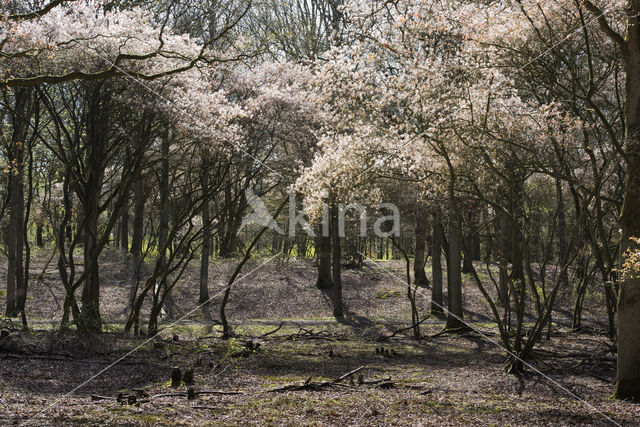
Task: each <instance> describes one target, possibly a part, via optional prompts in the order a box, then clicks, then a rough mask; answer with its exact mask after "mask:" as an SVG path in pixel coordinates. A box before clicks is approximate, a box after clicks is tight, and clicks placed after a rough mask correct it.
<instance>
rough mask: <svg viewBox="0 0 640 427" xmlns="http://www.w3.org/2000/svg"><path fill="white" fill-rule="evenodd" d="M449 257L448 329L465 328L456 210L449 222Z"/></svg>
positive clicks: (452, 212) (453, 211) (452, 211)
mask: <svg viewBox="0 0 640 427" xmlns="http://www.w3.org/2000/svg"><path fill="white" fill-rule="evenodd" d="M448 238H449V257H448V260H447V261H448V262H447V289H448V297H449V301H448V303H449V304H448V305H449V307H448V310H449V314H448V315H447V329H457V328H463V327H465V323H464V322H463V317H464V314H463V311H462V274H461V273H462V272H461V270H460V261H461V259H460V230H459V228H458V221H457V218H456V214H455V210H454V209H452V210H451V215H450V220H449V236H448Z"/></svg>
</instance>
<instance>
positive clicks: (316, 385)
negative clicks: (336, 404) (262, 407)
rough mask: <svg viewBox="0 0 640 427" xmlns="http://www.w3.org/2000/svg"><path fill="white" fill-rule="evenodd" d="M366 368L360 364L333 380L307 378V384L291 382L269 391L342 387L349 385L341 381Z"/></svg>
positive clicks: (318, 389) (316, 389)
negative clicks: (319, 380)
mask: <svg viewBox="0 0 640 427" xmlns="http://www.w3.org/2000/svg"><path fill="white" fill-rule="evenodd" d="M364 368H365V366H360V367H359V368H356V369H354V370H353V371H349V372H347V373H346V374H344V375H341V376H339V377H338V378H336V379H333V380H331V381H322V382H315V383H314V382H311V381H309V380H307V382H306V383H305V384H291V385H287V386H284V387H279V388H274V389H271V390H269V391H268V393H275V392H278V393H280V392H285V391H302V390H309V391H321V390H326V389H328V388H331V387H336V386H340V387H348V386H345V385H344V384H339V383H340V382H341V381H344V380H345V379H347V378H349V377H350V376H352V375H354V374H357V373H358V372H360V371H361V370H363V369H364Z"/></svg>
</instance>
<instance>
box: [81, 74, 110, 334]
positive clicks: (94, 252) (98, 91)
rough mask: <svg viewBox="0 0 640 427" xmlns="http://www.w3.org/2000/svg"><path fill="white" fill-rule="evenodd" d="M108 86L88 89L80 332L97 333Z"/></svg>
mask: <svg viewBox="0 0 640 427" xmlns="http://www.w3.org/2000/svg"><path fill="white" fill-rule="evenodd" d="M108 91H109V89H108V88H106V90H105V88H104V87H103V86H102V84H98V85H97V86H96V87H95V89H94V90H91V91H90V97H91V98H90V100H89V103H90V104H89V113H88V118H87V120H88V123H87V144H86V145H87V148H86V150H87V151H86V166H87V167H86V178H85V179H86V181H85V182H84V183H83V184H82V185H81V191H80V194H81V196H82V197H81V201H82V208H83V213H84V220H83V221H82V224H83V225H84V227H83V228H82V231H83V238H84V239H83V241H84V268H85V272H87V274H86V277H85V279H84V284H83V288H82V318H83V321H82V327H83V329H84V331H83V332H90V333H95V332H100V330H101V329H102V320H101V318H100V276H99V266H98V256H99V255H100V248H99V247H98V244H99V243H98V240H99V237H98V219H99V216H100V193H101V191H102V180H103V177H104V168H105V163H104V157H105V145H106V142H107V141H106V140H107V130H108V128H109V125H108V118H109V113H110V108H109V101H110V100H109V95H108Z"/></svg>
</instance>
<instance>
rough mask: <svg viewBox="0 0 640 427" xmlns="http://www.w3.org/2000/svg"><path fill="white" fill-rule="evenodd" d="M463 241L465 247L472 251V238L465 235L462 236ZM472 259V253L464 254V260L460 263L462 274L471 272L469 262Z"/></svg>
mask: <svg viewBox="0 0 640 427" xmlns="http://www.w3.org/2000/svg"><path fill="white" fill-rule="evenodd" d="M464 240H465V243H466V247H467V248H469V249H471V250H472V248H473V236H472V235H471V234H467V235H466V236H464ZM472 258H473V253H472V252H469V253H465V254H464V259H463V261H462V272H463V273H471V272H472V271H473V264H472V262H471V261H472Z"/></svg>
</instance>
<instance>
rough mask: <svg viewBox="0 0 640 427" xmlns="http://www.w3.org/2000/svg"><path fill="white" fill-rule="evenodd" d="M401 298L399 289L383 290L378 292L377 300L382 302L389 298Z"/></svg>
mask: <svg viewBox="0 0 640 427" xmlns="http://www.w3.org/2000/svg"><path fill="white" fill-rule="evenodd" d="M400 296H401V295H400V291H399V290H397V289H383V290H380V291H378V292H376V298H378V299H382V300H384V299H389V298H399V297H400Z"/></svg>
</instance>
